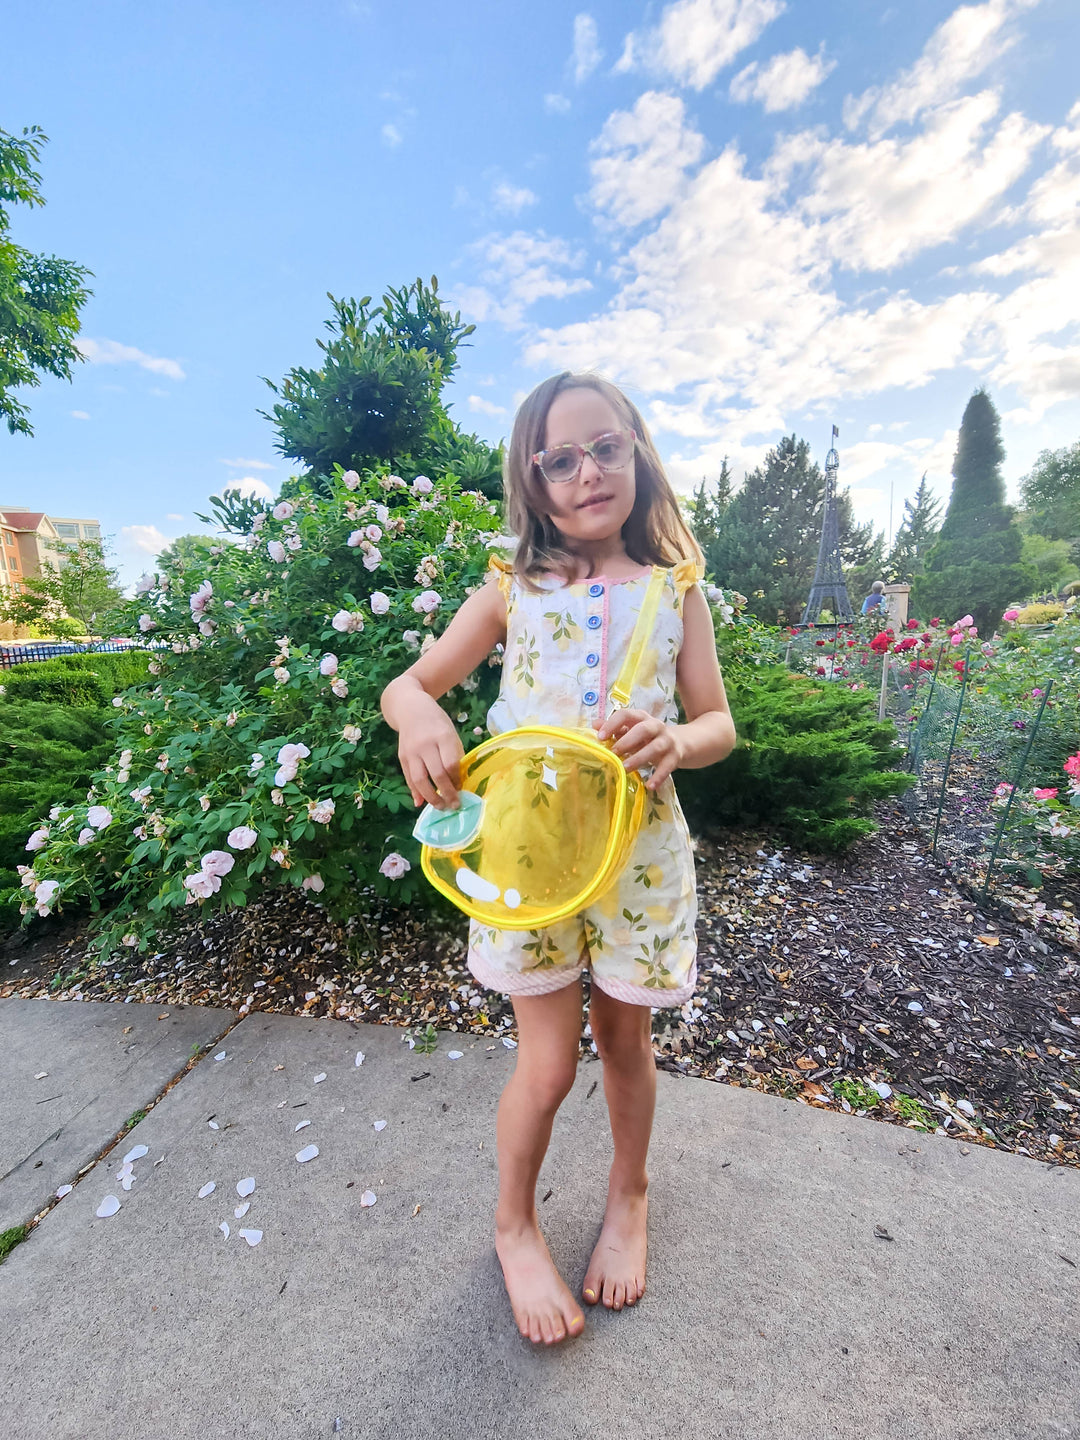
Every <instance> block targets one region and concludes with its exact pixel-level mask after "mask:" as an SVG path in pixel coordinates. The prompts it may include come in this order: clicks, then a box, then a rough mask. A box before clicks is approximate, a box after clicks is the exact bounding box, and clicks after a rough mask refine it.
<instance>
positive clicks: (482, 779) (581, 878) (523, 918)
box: [413, 565, 665, 930]
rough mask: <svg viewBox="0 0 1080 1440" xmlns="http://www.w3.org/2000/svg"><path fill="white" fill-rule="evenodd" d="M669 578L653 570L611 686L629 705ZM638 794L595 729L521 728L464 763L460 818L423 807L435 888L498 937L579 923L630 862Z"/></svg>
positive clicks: (421, 836)
mask: <svg viewBox="0 0 1080 1440" xmlns="http://www.w3.org/2000/svg"><path fill="white" fill-rule="evenodd" d="M664 579H665V571H664V570H663V569H662V568H661V567H660V566H658V565H657V566H654V567H653V572H652V578H651V580H650V581H649V585H648V588H647V590H646V592H645V598H644V599H643V601H642V603H641V610H640V611H639V613H638V618H637V623H636V625H635V627H634V633H633V635H632V637H631V640H630V648H629V650H628V652H627V655H626V660H625V662H624V664H623V667H622V669H621V670H620V671H619V675H618V678H617V679H616V681H615V684H614V685H613V686H612V688H611V698H612V700H613V701H614V702H615V704H616V705H617V706H619V707H620V708H622V707H625V706H627V705H629V703H630V693H631V690H632V689H633V685H634V679H635V676H636V674H637V671H638V667H639V666H640V664H641V657H642V653H643V651H644V649H645V646H646V645H647V644H648V641H649V637H650V636H651V634H652V631H653V627H654V625H655V623H656V612H657V609H658V607H659V604H660V594H661V591H662V590H663V587H664ZM644 807H645V786H644V783H643V782H642V780H641V777H640V776H639V775H638V774H637V773H636V772H634V771H629V770H627V769H626V767H625V766H624V765H623V762H622V761H621V760H620V759H619V757H618V756H617V755H614V754H613V753H612V751H611V746H610V742H604V741H601V740H598V739H597V738H596V735H595V733H594V732H593V731H591V730H566V729H562V728H560V727H558V726H555V725H526V726H522V727H521V728H520V729H517V730H507V731H506V732H505V733H504V734H502V735H496V736H493V737H492V738H491V739H490V740H485V741H484V743H483V744H482V745H478V746H477V747H476V749H475V750H470V751H469V753H468V754H467V755H465V756H464V757H463V759H462V761H461V788H460V804H459V807H458V809H456V810H439V809H438V808H436V807H435V806H434V805H427V806H425V808H424V810H423V811H422V812H421V814H420V817H419V819H418V820H417V822H416V825H415V827H414V829H413V835H414V836H415V837H416V839H417V840H419V841H420V843H421V851H420V864H421V866H422V868H423V872H424V874H425V875H426V876H427V878H428V880H429V881H430V882H431V884H432V885H434V887H435V889H436V890H438V891H439V892H440V893H441V894H443V895H445V896H446V898H447V899H448V900H450V901H452V902H453V904H454V905H456V906H457V907H458V909H459V910H464V912H465V913H466V915H470V916H472V917H473V918H474V919H476V920H480V921H482V922H483V923H484V924H486V925H493V926H495V927H496V928H497V929H500V930H537V929H543V928H544V927H545V926H547V925H552V924H554V923H555V921H557V920H563V919H565V918H566V917H567V916H569V915H576V914H577V913H578V912H579V911H581V910H584V909H585V907H586V906H588V905H590V904H592V902H593V901H594V900H595V899H597V898H598V897H599V896H600V895H603V894H604V892H605V891H606V890H608V889H609V888H610V887H611V885H612V884H613V883H614V880H615V877H616V876H617V875H618V873H619V871H620V870H621V869H622V867H623V865H625V863H626V861H627V859H628V857H629V855H630V852H631V849H632V848H633V844H634V840H635V838H636V837H637V833H638V830H639V828H640V826H641V817H642V812H643V810H644Z"/></svg>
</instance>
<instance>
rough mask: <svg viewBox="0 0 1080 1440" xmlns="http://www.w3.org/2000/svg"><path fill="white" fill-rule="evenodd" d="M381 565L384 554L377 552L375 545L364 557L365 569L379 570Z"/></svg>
mask: <svg viewBox="0 0 1080 1440" xmlns="http://www.w3.org/2000/svg"><path fill="white" fill-rule="evenodd" d="M381 563H382V552H381V551H380V550H377V549H376V548H375V546H374V545H373V546H372V547H371V549H370V550H369V551H368V552H367V554H366V555H365V556H364V569H365V570H377V569H378V568H379V565H380V564H381Z"/></svg>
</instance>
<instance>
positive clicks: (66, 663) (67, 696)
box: [0, 650, 151, 706]
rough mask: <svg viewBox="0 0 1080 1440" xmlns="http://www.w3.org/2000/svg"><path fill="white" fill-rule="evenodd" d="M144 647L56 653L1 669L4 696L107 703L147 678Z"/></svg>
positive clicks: (49, 701)
mask: <svg viewBox="0 0 1080 1440" xmlns="http://www.w3.org/2000/svg"><path fill="white" fill-rule="evenodd" d="M150 658H151V657H150V655H149V654H148V653H147V652H146V651H145V650H129V651H123V652H120V653H118V654H115V655H114V654H94V653H88V654H85V655H57V656H56V657H55V658H54V659H52V660H36V661H32V662H31V663H30V664H28V665H14V666H12V668H11V669H10V670H5V671H2V672H0V685H3V687H4V694H3V699H4V700H7V701H9V702H12V701H20V700H30V701H36V702H40V703H43V704H50V705H84V706H85V705H110V704H111V703H112V700H113V697H114V696H115V695H119V694H120V692H121V691H122V690H127V689H128V688H129V686H132V685H138V684H139V683H140V682H141V681H146V680H148V679H149V676H148V674H147V665H148V663H149V660H150Z"/></svg>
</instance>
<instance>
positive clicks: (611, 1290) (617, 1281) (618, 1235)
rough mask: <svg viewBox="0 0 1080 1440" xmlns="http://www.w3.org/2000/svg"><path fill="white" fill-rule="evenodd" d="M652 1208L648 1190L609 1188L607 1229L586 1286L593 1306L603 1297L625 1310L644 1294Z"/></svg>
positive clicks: (612, 1307) (611, 1305) (609, 1304)
mask: <svg viewBox="0 0 1080 1440" xmlns="http://www.w3.org/2000/svg"><path fill="white" fill-rule="evenodd" d="M648 1209H649V1198H648V1195H647V1194H646V1193H645V1191H643V1190H642V1191H634V1192H630V1193H627V1192H626V1191H617V1190H610V1189H609V1191H608V1202H607V1210H606V1211H605V1213H604V1228H603V1229H602V1230H601V1231H600V1239H599V1240H597V1242H596V1248H595V1250H594V1251H593V1253H592V1259H591V1260H590V1261H589V1269H588V1271H587V1272H586V1275H585V1284H584V1287H583V1289H582V1294H583V1295H584V1297H585V1299H586V1301H587V1302H588V1303H589V1304H590V1305H595V1304H597V1302H598V1301H600V1300H603V1302H604V1304H605V1305H606V1306H607V1307H608V1309H609V1310H621V1309H622V1307H623V1306H624V1305H636V1304H637V1302H638V1301H639V1300H640V1299H641V1297H642V1295H644V1293H645V1255H646V1250H647V1248H648V1241H647V1236H646V1222H647V1218H648Z"/></svg>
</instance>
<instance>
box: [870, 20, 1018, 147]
mask: <svg viewBox="0 0 1080 1440" xmlns="http://www.w3.org/2000/svg"><path fill="white" fill-rule="evenodd" d="M1036 4H1038V0H987V3H986V4H984V5H961V6H960V7H959V8H958V9H957V10H954V11H953V13H952V14H951V15H950V16H949V17H948V19H947V20H944V21H942V23H941V24H940V25H939V26H938V28H937V29H936V30H935V31H934V33H933V34H932V35H931V36H930V39H929V40H928V41H927V42H926V45H925V47H924V49H923V52H922V54H921V55H920V56H919V59H918V60H917V61H916V62H915V64H914V65H913V66H912V67H911V68H910V69H909V70H905V71H904V72H903V73H902V74H901V75H899V76H898V77H897V78H896V79H895V80H894V81H893V82H892V83H891V84H890V85H886V86H884V87H881V88H878V87H875V88H871V89H869V90H865V91H864V92H863V93H862V94H861V95H859V96H857V97H855V96H851V95H849V96H848V97H847V99H846V100H845V102H844V119H845V121H846V122H847V124H848V125H849V126H851V127H852V128H854V127H855V126H856V125H858V124H859V123H860V122H861V121H862V120H863V119H866V120H867V123H868V124H869V127H870V130H871V133H872V134H880V133H881V132H883V131H885V130H888V129H889V128H890V127H891V126H893V125H895V124H897V123H898V122H900V121H909V122H910V121H913V120H914V119H915V118H916V117H917V116H918V114H919V113H920V111H922V110H925V109H926V108H928V107H929V106H933V105H940V104H941V103H942V101H945V100H950V99H952V98H953V96H955V95H957V94H958V93H959V92H960V89H961V87H962V85H963V84H964V82H965V81H966V80H971V79H973V78H974V77H975V76H976V75H980V74H982V72H983V71H984V70H985V69H986V68H987V66H989V65H990V64H991V63H992V62H993V61H995V60H997V59H998V57H999V56H1001V55H1002V54H1004V52H1005V51H1006V50H1007V49H1008V48H1009V47H1010V46H1011V45H1013V44H1014V43H1015V42H1016V39H1017V33H1016V31H1015V30H1012V29H1006V28H1005V27H1006V25H1007V22H1008V21H1009V20H1011V19H1012V18H1013V17H1014V16H1015V15H1016V14H1017V13H1018V12H1019V11H1021V10H1028V9H1030V8H1031V7H1032V6H1033V5H1036Z"/></svg>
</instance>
